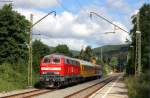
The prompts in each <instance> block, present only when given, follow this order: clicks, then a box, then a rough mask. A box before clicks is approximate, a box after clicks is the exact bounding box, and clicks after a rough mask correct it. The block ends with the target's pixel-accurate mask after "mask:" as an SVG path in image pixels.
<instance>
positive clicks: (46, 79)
mask: <svg viewBox="0 0 150 98" xmlns="http://www.w3.org/2000/svg"><path fill="white" fill-rule="evenodd" d="M101 75H102V71H101V66H100V65H96V64H92V63H90V62H86V61H83V60H79V59H74V58H70V57H67V56H64V55H58V54H51V55H47V56H45V57H44V58H43V59H42V60H41V64H40V81H41V82H43V83H45V84H46V85H48V86H49V87H61V86H63V85H68V84H71V83H73V82H79V81H82V80H84V79H86V78H91V77H101Z"/></svg>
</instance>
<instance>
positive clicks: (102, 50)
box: [101, 47, 103, 62]
mask: <svg viewBox="0 0 150 98" xmlns="http://www.w3.org/2000/svg"><path fill="white" fill-rule="evenodd" d="M101 62H103V50H102V47H101Z"/></svg>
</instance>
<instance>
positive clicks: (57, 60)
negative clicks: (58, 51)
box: [52, 58, 60, 64]
mask: <svg viewBox="0 0 150 98" xmlns="http://www.w3.org/2000/svg"><path fill="white" fill-rule="evenodd" d="M52 61H53V63H54V64H59V63H60V58H52Z"/></svg>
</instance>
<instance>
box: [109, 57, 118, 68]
mask: <svg viewBox="0 0 150 98" xmlns="http://www.w3.org/2000/svg"><path fill="white" fill-rule="evenodd" d="M117 64H118V59H117V57H112V58H111V60H110V65H111V66H113V69H115V68H116V66H117Z"/></svg>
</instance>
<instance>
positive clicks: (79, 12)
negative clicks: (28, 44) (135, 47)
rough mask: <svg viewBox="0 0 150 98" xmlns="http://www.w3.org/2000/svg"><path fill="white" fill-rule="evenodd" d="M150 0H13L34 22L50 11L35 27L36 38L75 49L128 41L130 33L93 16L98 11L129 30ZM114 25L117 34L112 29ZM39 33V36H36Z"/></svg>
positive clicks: (49, 43) (34, 36)
mask: <svg viewBox="0 0 150 98" xmlns="http://www.w3.org/2000/svg"><path fill="white" fill-rule="evenodd" d="M144 3H150V0H13V9H14V10H15V11H17V12H19V13H21V14H22V15H24V16H25V17H26V19H28V20H29V19H30V14H31V13H32V14H33V15H34V16H33V23H35V22H36V21H37V20H39V19H40V18H42V17H43V16H45V15H46V14H47V13H49V12H51V11H55V12H56V17H55V16H54V14H50V15H49V16H48V17H46V18H45V19H44V20H42V21H41V22H40V23H38V24H37V25H35V26H34V27H33V32H32V33H33V40H35V39H40V40H41V41H42V42H43V43H45V44H47V45H48V46H54V47H55V46H57V45H58V44H67V45H68V47H69V48H70V49H72V50H81V47H82V46H84V47H86V46H88V45H90V46H91V47H92V48H94V47H99V46H103V45H117V44H126V43H125V41H126V39H130V36H129V33H127V32H124V31H122V30H120V29H119V28H116V27H114V26H113V25H111V24H110V23H108V22H106V21H105V20H103V19H101V18H99V17H97V16H96V15H94V14H93V15H92V18H90V17H89V16H90V12H95V13H97V14H99V15H101V16H103V17H105V18H107V19H108V20H110V21H112V22H113V23H114V24H116V25H118V26H120V27H121V28H123V29H125V30H126V31H128V32H129V31H130V29H131V28H132V24H131V16H132V15H134V14H136V13H137V12H138V9H139V8H140V7H141V6H142V5H143V4H144ZM114 28H115V33H106V32H113V31H114ZM36 34H40V35H36Z"/></svg>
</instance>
